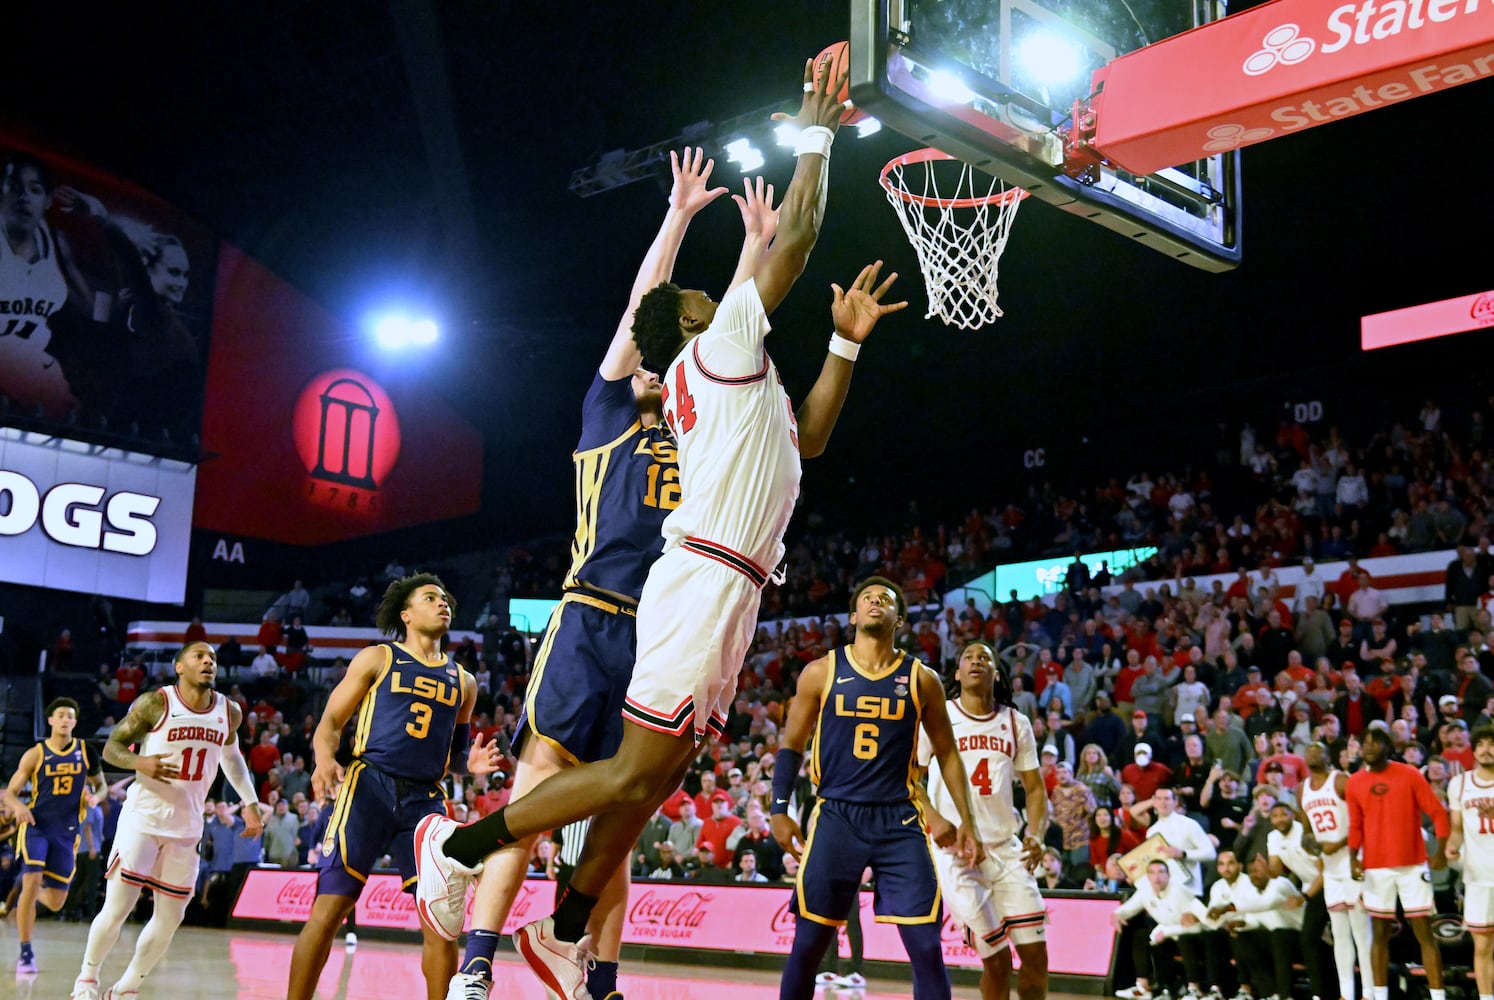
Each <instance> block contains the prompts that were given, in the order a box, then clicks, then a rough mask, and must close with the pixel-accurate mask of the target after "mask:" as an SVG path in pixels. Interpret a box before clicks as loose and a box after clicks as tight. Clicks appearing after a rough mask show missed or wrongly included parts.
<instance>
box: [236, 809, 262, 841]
mask: <svg viewBox="0 0 1494 1000" xmlns="http://www.w3.org/2000/svg"><path fill="white" fill-rule="evenodd" d="M239 815H240V816H242V817H244V832H243V833H241V834H239V836H240V837H251V838H252V837H258V836H259V835H260V834H261V833H263V832H264V829H265V824H264V818H263V817H261V816H260V814H259V808H258V807H257V806H252V807H250V808H247V809H243V810H241V811H240V812H239Z"/></svg>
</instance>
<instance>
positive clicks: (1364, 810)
mask: <svg viewBox="0 0 1494 1000" xmlns="http://www.w3.org/2000/svg"><path fill="white" fill-rule="evenodd" d="M1390 752H1391V741H1390V733H1389V732H1388V731H1386V730H1385V729H1383V728H1381V727H1380V726H1373V727H1371V728H1369V729H1366V730H1365V732H1364V737H1363V741H1362V743H1361V746H1360V750H1359V753H1360V756H1361V757H1362V758H1363V760H1364V765H1365V767H1364V770H1362V771H1359V772H1358V773H1356V774H1353V775H1351V776H1350V777H1349V785H1348V795H1347V797H1348V800H1349V869H1350V871H1351V872H1353V875H1354V878H1356V879H1360V878H1362V879H1363V880H1364V905H1365V907H1366V908H1367V909H1368V910H1369V911H1370V916H1371V917H1372V918H1374V927H1375V944H1374V948H1373V949H1372V952H1371V956H1372V959H1373V961H1372V962H1371V964H1372V965H1373V967H1374V988H1373V989H1374V1000H1386V997H1388V996H1389V992H1390V986H1389V983H1390V978H1389V976H1390V937H1391V934H1392V933H1394V929H1395V918H1396V900H1397V899H1399V900H1400V903H1401V906H1402V907H1403V908H1404V909H1405V912H1406V921H1407V922H1408V923H1409V924H1410V925H1411V930H1412V931H1413V932H1415V934H1416V940H1417V943H1418V944H1420V945H1421V962H1422V967H1423V968H1425V969H1426V973H1427V986H1428V988H1429V989H1430V991H1431V995H1432V1000H1446V996H1447V994H1446V993H1445V992H1444V990H1443V987H1442V957H1441V953H1440V952H1439V951H1438V950H1437V940H1436V938H1434V937H1433V936H1432V922H1431V915H1432V873H1431V872H1430V871H1429V870H1428V863H1427V845H1426V841H1425V840H1424V839H1423V838H1422V833H1421V821H1422V816H1423V815H1425V816H1426V817H1427V818H1429V819H1430V820H1431V821H1432V826H1433V829H1434V832H1435V833H1436V836H1437V850H1436V853H1434V854H1433V855H1432V858H1431V865H1430V867H1432V868H1436V869H1439V870H1440V869H1442V868H1445V867H1447V857H1446V855H1444V854H1443V845H1444V844H1445V843H1446V842H1447V837H1448V834H1449V833H1450V832H1451V830H1452V826H1451V824H1450V822H1449V820H1448V818H1447V810H1446V809H1445V808H1443V806H1442V803H1441V802H1439V801H1437V796H1436V795H1435V794H1433V792H1432V786H1431V785H1429V784H1427V779H1426V778H1424V777H1422V775H1421V772H1420V771H1418V770H1417V769H1416V768H1414V767H1411V766H1410V765H1409V764H1402V763H1399V762H1397V761H1393V760H1391V759H1390ZM1368 830H1373V831H1374V835H1373V836H1366V831H1368Z"/></svg>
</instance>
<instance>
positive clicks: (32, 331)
mask: <svg viewBox="0 0 1494 1000" xmlns="http://www.w3.org/2000/svg"><path fill="white" fill-rule="evenodd" d="M34 239H35V241H36V246H37V249H38V251H39V252H40V253H39V256H38V257H37V259H36V261H34V262H33V261H29V260H24V259H22V258H20V257H18V256H16V254H15V252H14V251H12V250H11V248H10V242H9V241H8V240H6V239H5V238H4V237H3V236H0V343H13V344H14V347H13V348H12V351H19V350H21V349H22V347H23V346H24V348H25V349H27V350H29V351H32V352H35V353H36V354H41V353H42V352H44V351H45V350H46V349H47V344H48V343H50V342H51V340H52V331H51V330H50V329H49V328H48V326H47V317H48V316H50V315H52V313H54V312H56V311H57V310H58V309H61V308H62V306H63V303H65V302H66V301H67V281H66V279H64V278H63V276H62V268H61V267H59V266H58V264H57V244H56V242H55V240H54V239H53V237H52V231H51V230H50V229H48V228H47V227H46V226H37V227H36V231H35V235H34ZM12 337H13V338H15V340H14V341H13V342H12V341H11V340H10V338H12Z"/></svg>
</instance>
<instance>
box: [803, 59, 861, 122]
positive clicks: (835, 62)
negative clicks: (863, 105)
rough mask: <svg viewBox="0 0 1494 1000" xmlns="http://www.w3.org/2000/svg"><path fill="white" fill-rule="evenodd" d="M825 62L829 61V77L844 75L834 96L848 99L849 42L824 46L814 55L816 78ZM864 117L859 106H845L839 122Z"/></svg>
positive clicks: (843, 99) (856, 120) (849, 91)
mask: <svg viewBox="0 0 1494 1000" xmlns="http://www.w3.org/2000/svg"><path fill="white" fill-rule="evenodd" d="M826 62H829V63H830V79H832V80H835V79H838V78H840V77H843V76H844V77H846V82H844V83H842V84H841V85H840V93H839V94H837V95H836V96H837V97H839V98H840V99H841V100H842V101H846V100H849V99H850V97H851V81H850V78H849V76H848V75H847V74H849V72H850V69H851V43H850V42H836V43H835V44H834V45H829V46H826V48H825V50H824V51H823V52H821V53H820V54H819V55H817V56H815V57H814V71H815V74H816V78H818V74H819V72H820V67H821V66H823V65H825V63H826ZM865 117H866V112H865V111H862V110H861V109H859V108H846V110H845V111H844V112H843V113H842V114H841V116H840V123H841V124H842V125H854V124H856V123H857V122H859V121H860V120H861V119H863V118H865Z"/></svg>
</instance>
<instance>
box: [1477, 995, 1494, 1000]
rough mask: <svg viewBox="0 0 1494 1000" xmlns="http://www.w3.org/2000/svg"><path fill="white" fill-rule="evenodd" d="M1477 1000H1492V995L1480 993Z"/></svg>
mask: <svg viewBox="0 0 1494 1000" xmlns="http://www.w3.org/2000/svg"><path fill="white" fill-rule="evenodd" d="M1478 1000H1494V993H1480V994H1479V995H1478Z"/></svg>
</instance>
